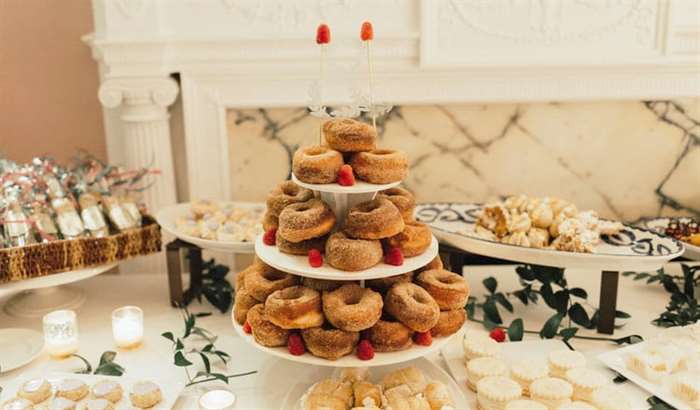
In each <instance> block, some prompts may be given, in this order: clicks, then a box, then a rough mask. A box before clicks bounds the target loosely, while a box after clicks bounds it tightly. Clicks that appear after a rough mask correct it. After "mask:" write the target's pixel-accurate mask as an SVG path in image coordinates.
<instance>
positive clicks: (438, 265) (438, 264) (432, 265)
mask: <svg viewBox="0 0 700 410" xmlns="http://www.w3.org/2000/svg"><path fill="white" fill-rule="evenodd" d="M444 267H445V266H444V265H443V264H442V259H440V255H435V257H434V258H433V260H431V261H430V262H428V264H427V265H425V266H423V267H421V268H420V269H416V273H421V272H423V271H425V270H431V269H443V268H444Z"/></svg>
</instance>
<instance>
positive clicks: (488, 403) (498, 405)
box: [476, 376, 521, 410]
mask: <svg viewBox="0 0 700 410" xmlns="http://www.w3.org/2000/svg"><path fill="white" fill-rule="evenodd" d="M476 391H477V393H476V400H477V406H478V407H479V408H480V409H482V410H501V409H504V408H505V407H506V404H507V403H508V402H510V401H513V400H517V399H519V398H520V393H521V391H520V385H519V384H518V383H516V382H514V381H513V380H511V379H509V378H507V377H503V376H489V377H484V378H483V379H481V380H479V383H477V385H476Z"/></svg>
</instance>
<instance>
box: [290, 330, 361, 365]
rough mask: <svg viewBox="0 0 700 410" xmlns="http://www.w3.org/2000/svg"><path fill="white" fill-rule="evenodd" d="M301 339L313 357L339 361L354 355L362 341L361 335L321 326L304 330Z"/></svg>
mask: <svg viewBox="0 0 700 410" xmlns="http://www.w3.org/2000/svg"><path fill="white" fill-rule="evenodd" d="M301 337H302V338H303V339H304V344H305V345H306V348H307V349H309V352H311V354H312V355H314V356H318V357H322V358H324V359H328V360H337V359H339V358H341V357H343V356H346V355H349V354H350V353H352V351H353V350H354V349H355V345H357V342H358V341H359V340H360V333H359V332H348V331H345V330H340V329H335V328H333V327H330V326H321V327H312V328H309V329H304V330H302V331H301Z"/></svg>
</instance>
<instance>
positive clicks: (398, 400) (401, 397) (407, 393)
mask: <svg viewBox="0 0 700 410" xmlns="http://www.w3.org/2000/svg"><path fill="white" fill-rule="evenodd" d="M384 396H385V397H386V401H387V403H386V404H387V405H386V408H388V409H410V410H430V403H429V402H428V400H427V399H426V398H425V397H423V395H421V394H414V393H413V392H412V391H411V389H409V388H408V386H406V385H405V384H404V385H400V386H396V387H393V388H391V389H388V390H385V391H384Z"/></svg>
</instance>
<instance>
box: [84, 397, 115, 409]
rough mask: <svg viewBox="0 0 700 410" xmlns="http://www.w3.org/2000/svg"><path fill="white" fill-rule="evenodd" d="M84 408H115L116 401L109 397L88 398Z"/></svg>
mask: <svg viewBox="0 0 700 410" xmlns="http://www.w3.org/2000/svg"><path fill="white" fill-rule="evenodd" d="M83 410H114V403H113V402H112V401H110V400H107V399H92V400H88V401H87V402H86V403H85V406H84V407H83Z"/></svg>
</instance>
